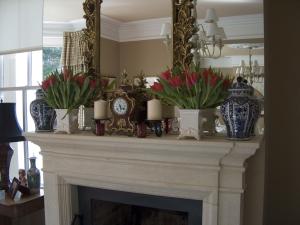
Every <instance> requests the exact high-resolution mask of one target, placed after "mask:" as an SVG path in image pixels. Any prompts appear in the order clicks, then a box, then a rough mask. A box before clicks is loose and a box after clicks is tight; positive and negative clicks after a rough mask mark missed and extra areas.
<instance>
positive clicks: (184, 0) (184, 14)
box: [172, 0, 198, 69]
mask: <svg viewBox="0 0 300 225" xmlns="http://www.w3.org/2000/svg"><path fill="white" fill-rule="evenodd" d="M194 7H195V5H194V1H193V0H172V10H173V67H180V68H183V69H186V68H188V67H189V66H190V64H191V63H192V60H193V54H192V52H191V50H192V49H193V47H194V46H193V44H192V42H191V38H192V36H193V35H194V34H195V33H197V31H198V29H197V28H196V27H195V25H194V24H195V21H196V18H194V17H193V15H192V10H193V9H194Z"/></svg>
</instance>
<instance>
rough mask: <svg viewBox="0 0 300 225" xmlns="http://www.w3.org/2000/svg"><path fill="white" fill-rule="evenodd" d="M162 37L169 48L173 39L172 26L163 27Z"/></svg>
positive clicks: (168, 24)
mask: <svg viewBox="0 0 300 225" xmlns="http://www.w3.org/2000/svg"><path fill="white" fill-rule="evenodd" d="M160 36H162V37H164V41H163V42H164V44H165V45H166V46H167V47H168V48H169V47H170V45H171V38H172V24H171V23H163V24H162V26H161V31H160Z"/></svg>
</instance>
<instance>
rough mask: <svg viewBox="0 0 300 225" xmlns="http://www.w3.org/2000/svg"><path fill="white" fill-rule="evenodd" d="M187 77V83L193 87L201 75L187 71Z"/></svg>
mask: <svg viewBox="0 0 300 225" xmlns="http://www.w3.org/2000/svg"><path fill="white" fill-rule="evenodd" d="M185 77H186V84H187V86H188V87H192V86H193V85H195V84H196V83H197V82H198V79H199V76H198V74H197V73H195V72H194V73H191V74H189V73H186V74H185Z"/></svg>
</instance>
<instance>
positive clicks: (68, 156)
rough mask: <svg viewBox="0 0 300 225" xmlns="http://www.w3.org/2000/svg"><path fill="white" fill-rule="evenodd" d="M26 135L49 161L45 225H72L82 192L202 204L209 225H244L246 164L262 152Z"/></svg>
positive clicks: (253, 145) (230, 146)
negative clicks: (78, 191) (83, 189)
mask: <svg viewBox="0 0 300 225" xmlns="http://www.w3.org/2000/svg"><path fill="white" fill-rule="evenodd" d="M25 136H26V138H27V140H29V141H32V142H33V143H35V144H37V145H39V146H40V147H41V154H42V155H43V163H44V164H43V166H44V168H43V171H44V181H45V213H46V225H69V224H71V219H72V217H73V215H74V213H76V212H77V210H78V209H77V208H78V207H77V203H78V201H76V190H75V189H76V188H74V187H76V185H81V186H87V187H95V188H102V189H108V190H117V191H126V192H133V193H141V194H150V195H157V196H166V197H177V198H186V199H194V200H202V201H203V225H241V224H242V222H241V221H242V216H241V215H242V210H243V204H242V202H243V200H242V199H243V189H244V184H243V176H244V171H245V160H246V159H247V158H249V157H250V156H252V155H254V154H255V152H256V150H257V149H258V148H259V145H260V138H255V139H253V140H251V141H243V142H233V141H228V140H225V139H224V138H223V137H212V138H206V139H204V140H202V141H196V140H177V139H176V137H175V136H168V137H163V138H156V137H149V138H145V139H139V138H135V137H119V136H118V137H116V136H111V137H110V136H104V137H97V136H94V135H92V134H76V135H63V134H53V133H26V134H25ZM199 213H200V212H199Z"/></svg>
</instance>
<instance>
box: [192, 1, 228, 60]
mask: <svg viewBox="0 0 300 225" xmlns="http://www.w3.org/2000/svg"><path fill="white" fill-rule="evenodd" d="M193 4H194V5H195V6H196V5H197V0H194V1H193ZM192 14H193V16H194V17H195V18H198V17H197V8H196V7H194V9H193V12H192ZM218 20H219V18H218V16H217V14H216V11H215V9H212V8H210V9H207V11H206V17H205V19H204V23H198V21H197V20H196V22H195V26H196V27H197V29H198V33H197V34H195V35H193V37H192V43H193V50H192V51H193V55H194V63H195V64H196V65H198V64H200V59H201V58H215V59H216V58H219V57H221V55H222V48H223V46H224V45H223V39H226V34H225V31H224V28H223V27H219V26H218V24H217V22H218Z"/></svg>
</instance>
